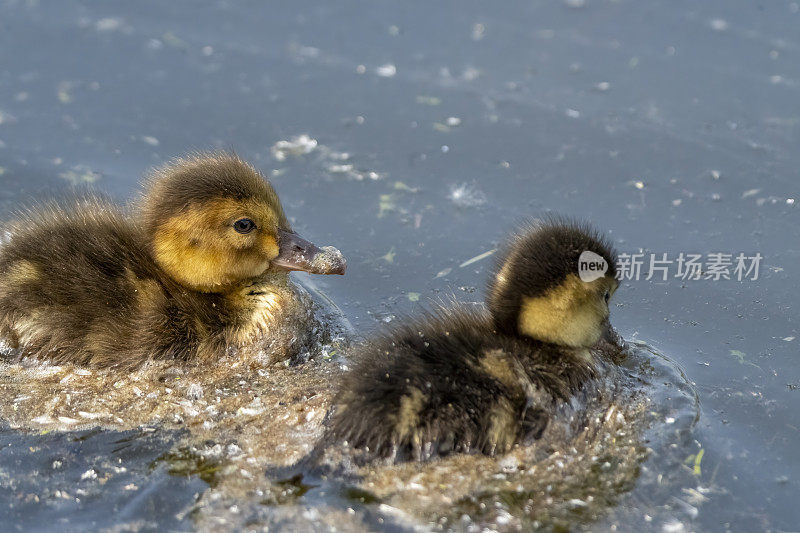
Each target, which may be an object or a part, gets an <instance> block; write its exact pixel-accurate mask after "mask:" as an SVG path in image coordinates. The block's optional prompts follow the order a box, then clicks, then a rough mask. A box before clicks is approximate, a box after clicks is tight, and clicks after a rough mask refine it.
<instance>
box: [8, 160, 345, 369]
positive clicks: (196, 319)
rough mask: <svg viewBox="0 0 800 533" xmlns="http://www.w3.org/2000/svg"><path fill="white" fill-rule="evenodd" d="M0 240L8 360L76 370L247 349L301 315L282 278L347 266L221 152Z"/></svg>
mask: <svg viewBox="0 0 800 533" xmlns="http://www.w3.org/2000/svg"><path fill="white" fill-rule="evenodd" d="M7 235H9V237H8V240H7V242H6V243H5V244H3V245H2V247H0V335H2V337H3V339H4V340H5V343H6V344H7V345H9V346H10V347H11V348H12V349H16V350H18V353H19V356H20V357H24V356H28V357H32V358H38V359H47V360H49V361H52V362H55V363H75V364H78V365H84V366H88V367H119V368H129V369H130V368H136V367H138V366H140V365H141V364H142V363H144V362H145V361H150V360H179V361H197V362H208V361H213V360H215V359H218V358H220V357H221V356H223V355H224V354H226V353H229V352H230V351H231V350H245V349H251V350H254V353H255V351H257V350H259V349H261V348H262V347H263V346H264V344H265V343H266V342H267V341H269V340H270V335H272V334H273V333H274V332H275V331H277V330H279V329H280V328H281V327H282V326H283V323H284V322H285V321H288V320H292V318H293V317H297V316H299V315H300V314H301V313H299V310H298V309H297V307H298V306H300V301H299V300H298V299H297V296H296V293H295V292H294V291H293V290H292V287H291V285H290V282H289V278H288V272H289V271H291V270H304V271H307V272H311V273H316V274H344V271H345V267H346V263H345V261H344V259H343V258H342V256H341V253H340V252H339V251H338V250H336V249H335V248H332V247H328V248H326V249H320V248H317V247H316V246H315V245H313V244H312V243H310V242H308V241H306V240H304V239H302V238H301V237H300V236H299V235H297V234H296V233H294V232H293V231H292V229H291V226H290V224H289V221H288V220H287V218H286V215H285V214H284V211H283V208H282V207H281V203H280V200H279V199H278V195H277V194H276V192H275V190H274V189H273V187H272V185H271V184H270V182H269V181H268V180H267V179H266V177H265V176H263V175H261V174H260V173H259V172H258V171H257V170H256V169H255V168H253V167H252V166H250V165H249V164H247V163H245V162H244V161H242V160H241V159H239V158H238V157H237V156H235V155H229V154H225V153H211V154H197V155H193V156H189V157H186V158H183V159H176V160H174V161H173V162H171V163H169V164H167V165H165V166H164V167H162V168H160V169H157V170H155V171H154V172H153V173H152V174H151V175H150V177H149V179H147V180H146V182H145V192H144V195H143V196H142V198H141V199H140V201H139V202H137V205H135V206H134V208H133V209H123V208H120V207H118V206H116V205H113V204H112V203H110V202H108V201H106V200H101V199H98V198H93V197H88V198H86V199H83V200H79V201H77V202H75V203H74V204H71V205H67V206H59V205H48V206H41V207H37V208H33V209H31V210H29V211H28V212H26V213H24V214H23V215H22V216H21V217H20V218H19V220H17V221H16V222H13V223H11V225H10V227H9V231H8V232H7ZM248 347H249V348H248Z"/></svg>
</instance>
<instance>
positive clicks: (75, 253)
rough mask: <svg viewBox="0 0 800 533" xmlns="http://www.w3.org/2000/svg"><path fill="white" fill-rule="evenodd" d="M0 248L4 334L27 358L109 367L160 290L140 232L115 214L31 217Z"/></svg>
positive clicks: (77, 211)
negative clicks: (143, 304)
mask: <svg viewBox="0 0 800 533" xmlns="http://www.w3.org/2000/svg"><path fill="white" fill-rule="evenodd" d="M10 233H11V237H10V239H9V241H8V242H7V243H6V244H5V245H3V246H2V248H0V332H2V333H3V335H4V336H5V338H6V339H7V340H8V341H9V343H10V344H11V345H12V347H16V346H15V345H19V346H20V347H21V348H22V354H23V355H31V356H36V357H46V358H49V359H51V360H54V361H56V362H76V363H79V364H89V363H92V364H99V365H104V364H111V363H112V361H111V360H107V359H116V358H118V357H120V353H121V349H122V346H124V345H125V340H126V339H128V338H130V337H131V336H132V335H134V333H135V330H134V323H133V317H134V316H135V314H136V313H135V310H136V309H137V306H139V305H140V304H141V302H142V300H143V299H145V298H155V297H157V295H158V293H159V292H160V287H159V285H158V283H157V282H156V281H155V279H154V275H153V266H152V264H151V260H150V257H149V254H148V253H147V250H146V249H145V246H144V239H143V238H142V233H141V230H139V229H138V228H137V227H136V226H135V225H133V224H131V223H130V222H128V221H127V220H126V219H125V218H124V216H123V215H122V214H121V213H120V212H118V211H117V210H116V209H115V208H114V207H113V206H111V205H109V204H105V203H102V202H100V201H87V202H84V203H82V204H80V205H78V206H74V207H73V208H72V209H69V210H67V209H64V208H59V207H53V206H51V207H48V208H43V209H40V210H37V211H31V212H29V213H28V214H26V215H25V216H24V217H23V218H22V219H21V220H19V221H17V222H16V223H15V224H14V225H13V226H12V229H11V232H10Z"/></svg>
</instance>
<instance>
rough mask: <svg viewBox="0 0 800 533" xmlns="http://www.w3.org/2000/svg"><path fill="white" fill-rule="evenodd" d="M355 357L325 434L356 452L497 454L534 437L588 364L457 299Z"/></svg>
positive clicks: (420, 456) (580, 381)
mask: <svg viewBox="0 0 800 533" xmlns="http://www.w3.org/2000/svg"><path fill="white" fill-rule="evenodd" d="M355 358H356V359H357V361H358V363H357V365H356V366H355V367H354V368H353V369H352V370H350V371H349V372H348V374H347V375H346V376H345V378H344V379H343V382H342V383H341V388H340V391H341V392H340V393H339V395H338V397H337V400H336V402H335V404H336V411H335V412H334V414H333V417H332V420H331V425H330V430H329V432H328V434H327V436H326V439H325V440H326V443H327V444H330V443H331V442H347V444H348V445H349V446H350V447H352V448H355V449H357V450H358V451H359V453H360V457H361V458H363V459H370V458H374V457H388V458H390V459H392V460H408V459H414V460H425V459H428V458H431V457H435V456H439V455H448V454H450V453H455V452H479V453H484V454H488V455H494V454H497V453H504V452H506V451H508V450H509V449H510V448H511V447H512V446H514V445H515V444H517V443H519V442H524V441H531V440H535V439H537V438H539V437H540V436H541V435H542V432H543V431H544V430H545V429H546V427H547V424H548V422H549V419H550V413H552V412H553V410H554V405H555V404H556V403H557V402H562V401H567V400H568V399H569V397H570V396H571V395H572V394H573V393H574V392H575V391H576V390H578V389H579V388H581V387H582V386H583V385H584V384H585V383H586V382H587V381H588V380H589V379H591V377H592V376H593V375H594V372H595V369H594V366H593V365H592V364H591V362H590V361H588V360H586V359H583V358H581V357H576V356H575V355H574V354H573V353H572V352H571V351H570V350H561V349H559V348H558V347H556V346H552V345H544V344H542V343H538V342H535V341H530V340H527V339H523V338H517V337H512V336H507V335H500V334H498V333H497V332H496V331H495V330H494V328H493V326H492V323H491V319H490V317H489V316H488V315H486V314H485V313H483V312H482V311H474V310H467V309H464V308H460V309H454V310H453V309H451V310H440V311H439V312H437V313H434V314H429V315H427V316H425V317H422V318H420V319H417V320H414V321H409V322H406V323H404V324H402V325H399V326H396V327H395V328H394V329H393V330H392V331H391V332H389V333H388V334H386V335H384V336H381V337H378V338H376V339H375V340H373V341H372V342H369V343H368V344H367V345H365V346H364V347H363V348H362V349H361V351H360V352H359V353H357V354H355Z"/></svg>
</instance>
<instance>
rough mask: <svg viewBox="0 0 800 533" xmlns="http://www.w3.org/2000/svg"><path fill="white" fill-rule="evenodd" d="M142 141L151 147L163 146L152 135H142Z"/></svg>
mask: <svg viewBox="0 0 800 533" xmlns="http://www.w3.org/2000/svg"><path fill="white" fill-rule="evenodd" d="M140 139H141V140H142V142H144V143H146V144H149V145H150V146H158V145H159V144H161V143H160V142H159V141H158V139H156V138H155V137H153V136H152V135H142V136H141V137H140Z"/></svg>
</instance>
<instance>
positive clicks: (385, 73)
mask: <svg viewBox="0 0 800 533" xmlns="http://www.w3.org/2000/svg"><path fill="white" fill-rule="evenodd" d="M375 74H377V75H378V76H381V77H382V78H391V77H392V76H394V75H395V74H397V67H395V66H394V65H393V64H391V63H386V64H385V65H381V66H380V67H378V68H376V69H375Z"/></svg>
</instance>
